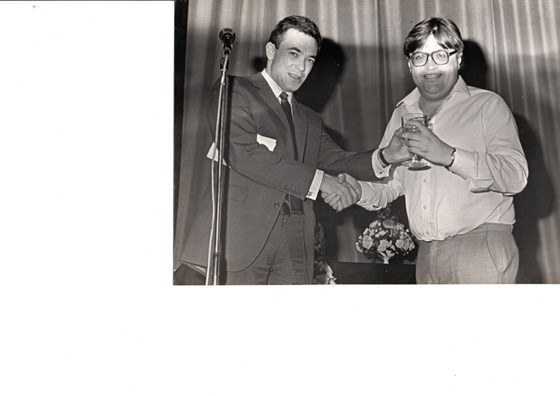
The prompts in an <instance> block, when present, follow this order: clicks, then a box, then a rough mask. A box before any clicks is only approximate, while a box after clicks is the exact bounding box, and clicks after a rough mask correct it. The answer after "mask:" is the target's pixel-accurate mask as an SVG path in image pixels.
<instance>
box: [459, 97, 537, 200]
mask: <svg viewBox="0 0 560 396" xmlns="http://www.w3.org/2000/svg"><path fill="white" fill-rule="evenodd" d="M483 128H484V130H483V136H484V143H485V146H486V151H484V152H469V151H466V150H461V149H460V148H457V152H456V154H455V161H454V162H453V165H452V166H451V167H450V168H449V169H450V170H451V171H452V172H454V173H456V174H458V175H459V176H461V177H462V178H463V179H465V180H466V181H468V183H469V189H470V190H471V191H472V192H483V191H495V192H500V193H503V194H505V195H514V194H517V193H519V192H520V191H522V190H523V189H524V188H525V186H526V185H527V177H528V175H529V170H528V165H527V160H526V159H525V154H524V153H523V148H522V147H521V143H520V142H519V136H518V132H517V126H516V124H515V120H514V118H513V115H512V114H511V111H510V110H509V108H508V107H507V105H506V103H505V102H504V101H503V99H502V98H500V97H499V96H497V95H496V96H492V97H491V99H490V100H489V101H488V103H487V104H486V105H485V106H484V109H483Z"/></svg>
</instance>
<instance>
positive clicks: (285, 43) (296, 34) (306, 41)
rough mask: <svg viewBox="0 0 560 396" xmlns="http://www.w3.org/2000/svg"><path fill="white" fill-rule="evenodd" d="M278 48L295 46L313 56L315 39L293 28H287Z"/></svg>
mask: <svg viewBox="0 0 560 396" xmlns="http://www.w3.org/2000/svg"><path fill="white" fill-rule="evenodd" d="M280 48H282V49H288V48H297V49H299V50H300V51H303V52H305V53H306V54H307V55H310V56H315V55H316V54H317V42H316V41H315V39H314V38H313V37H311V36H310V35H308V34H305V33H302V32H300V31H299V30H295V29H288V30H287V31H286V32H285V33H284V35H283V37H282V41H281V42H280Z"/></svg>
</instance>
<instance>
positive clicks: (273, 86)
mask: <svg viewBox="0 0 560 396" xmlns="http://www.w3.org/2000/svg"><path fill="white" fill-rule="evenodd" d="M261 74H262V76H263V77H264V79H265V80H266V82H267V83H268V85H269V86H270V89H272V92H274V96H276V98H277V99H278V97H279V96H280V94H281V93H282V92H285V91H284V90H283V89H282V88H280V86H279V85H278V84H277V83H276V81H274V80H273V79H272V77H270V74H268V73H267V72H266V69H264V70H263V71H262V72H261ZM286 93H287V94H288V102H290V103H292V95H293V93H292V92H286ZM278 100H280V99H278Z"/></svg>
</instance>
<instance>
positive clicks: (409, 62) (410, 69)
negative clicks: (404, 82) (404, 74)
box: [406, 59, 412, 73]
mask: <svg viewBox="0 0 560 396" xmlns="http://www.w3.org/2000/svg"><path fill="white" fill-rule="evenodd" d="M406 64H407V65H408V71H409V72H411V73H412V61H411V60H410V59H409V60H408V62H406Z"/></svg>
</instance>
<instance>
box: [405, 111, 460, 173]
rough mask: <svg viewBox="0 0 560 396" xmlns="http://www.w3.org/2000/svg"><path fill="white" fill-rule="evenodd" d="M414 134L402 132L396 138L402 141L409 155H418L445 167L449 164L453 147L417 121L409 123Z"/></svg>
mask: <svg viewBox="0 0 560 396" xmlns="http://www.w3.org/2000/svg"><path fill="white" fill-rule="evenodd" d="M410 125H414V126H415V127H416V129H417V131H416V132H406V131H402V132H401V133H400V134H399V135H398V136H399V138H400V139H402V140H403V141H404V143H405V145H406V147H407V149H408V152H409V153H411V154H418V155H421V156H422V157H424V158H426V159H427V160H428V161H430V162H431V163H432V164H436V165H443V166H446V165H448V164H449V161H450V158H451V153H452V152H453V147H451V146H449V145H448V144H446V143H445V142H443V141H442V140H441V139H440V138H438V137H437V136H436V135H435V134H434V132H432V131H431V130H430V129H429V128H428V127H426V126H425V125H423V124H422V123H421V122H419V121H410Z"/></svg>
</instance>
